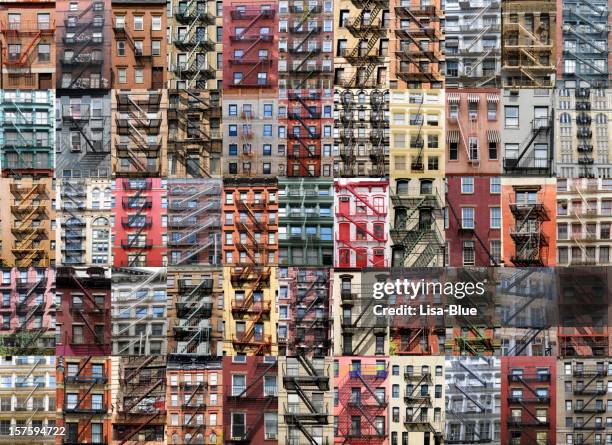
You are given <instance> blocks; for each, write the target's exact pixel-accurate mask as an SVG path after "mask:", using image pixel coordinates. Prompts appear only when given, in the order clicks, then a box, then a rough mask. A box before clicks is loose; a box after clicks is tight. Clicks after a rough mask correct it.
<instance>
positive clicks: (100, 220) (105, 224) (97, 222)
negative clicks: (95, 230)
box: [92, 217, 108, 226]
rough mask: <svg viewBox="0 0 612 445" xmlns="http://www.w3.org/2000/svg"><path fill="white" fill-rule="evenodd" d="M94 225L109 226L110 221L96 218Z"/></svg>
mask: <svg viewBox="0 0 612 445" xmlns="http://www.w3.org/2000/svg"><path fill="white" fill-rule="evenodd" d="M92 225H94V226H108V219H106V218H102V217H100V218H96V219H94V220H93V223H92Z"/></svg>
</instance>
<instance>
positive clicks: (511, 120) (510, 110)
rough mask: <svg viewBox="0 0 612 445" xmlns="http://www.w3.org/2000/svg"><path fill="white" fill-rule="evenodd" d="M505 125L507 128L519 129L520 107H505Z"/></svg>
mask: <svg viewBox="0 0 612 445" xmlns="http://www.w3.org/2000/svg"><path fill="white" fill-rule="evenodd" d="M504 125H505V126H506V128H518V126H519V107H518V106H514V105H506V106H505V107H504Z"/></svg>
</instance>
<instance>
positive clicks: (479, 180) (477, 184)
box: [446, 176, 501, 267]
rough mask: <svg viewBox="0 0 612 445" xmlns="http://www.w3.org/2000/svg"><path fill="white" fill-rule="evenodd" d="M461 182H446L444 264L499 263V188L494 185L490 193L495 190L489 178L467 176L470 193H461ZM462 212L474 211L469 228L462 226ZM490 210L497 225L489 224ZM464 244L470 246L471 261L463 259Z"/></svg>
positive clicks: (456, 178)
mask: <svg viewBox="0 0 612 445" xmlns="http://www.w3.org/2000/svg"><path fill="white" fill-rule="evenodd" d="M461 178H462V177H461V176H450V177H447V178H446V182H447V185H448V186H447V191H446V205H447V209H448V228H447V229H446V240H447V243H448V244H447V245H448V249H447V250H448V258H447V264H448V265H449V266H451V267H462V266H482V267H485V266H492V265H494V264H495V263H499V261H500V258H499V257H500V255H501V230H500V227H501V193H500V192H501V185H500V183H499V182H498V183H497V186H496V187H498V190H497V192H496V193H492V192H491V191H492V190H495V188H494V187H492V185H491V184H492V183H491V180H492V178H493V177H492V176H470V178H472V180H473V193H462V190H461ZM464 208H467V209H474V210H473V215H474V216H473V224H472V225H470V224H469V222H463V223H462V219H463V215H462V212H463V209H464ZM492 208H496V209H497V212H498V214H499V221H498V223H497V222H496V223H494V224H492V221H491V217H492V214H493V213H494V212H495V210H491V209H492ZM467 212H471V211H469V210H468V211H467ZM467 212H466V213H467ZM493 227H496V228H493ZM495 242H496V243H495ZM464 243H467V245H469V246H473V249H474V250H473V261H471V257H470V258H464ZM494 244H496V245H497V247H498V249H499V250H498V251H495V247H494ZM464 260H465V261H464Z"/></svg>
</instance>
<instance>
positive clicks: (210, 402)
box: [166, 359, 224, 444]
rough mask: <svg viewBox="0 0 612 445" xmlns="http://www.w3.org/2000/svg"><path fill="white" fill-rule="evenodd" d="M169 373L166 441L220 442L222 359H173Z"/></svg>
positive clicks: (221, 422)
mask: <svg viewBox="0 0 612 445" xmlns="http://www.w3.org/2000/svg"><path fill="white" fill-rule="evenodd" d="M166 376H167V383H166V401H167V402H168V405H167V411H168V419H169V422H168V426H167V428H166V438H167V439H166V440H167V442H166V443H189V441H191V440H195V441H196V442H198V441H199V442H202V443H206V442H208V443H215V444H216V443H220V442H219V440H221V438H222V437H223V392H222V391H223V388H224V386H223V372H222V369H221V359H206V360H198V361H196V362H195V363H193V362H192V361H191V360H189V361H187V362H181V361H178V362H177V361H170V362H168V366H167V370H166ZM205 438H206V439H205Z"/></svg>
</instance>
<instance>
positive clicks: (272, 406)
mask: <svg viewBox="0 0 612 445" xmlns="http://www.w3.org/2000/svg"><path fill="white" fill-rule="evenodd" d="M278 378H279V377H278V364H277V362H276V357H269V356H267V357H245V356H233V357H223V438H224V441H226V442H247V443H257V444H262V445H272V444H276V443H278V395H279V392H278Z"/></svg>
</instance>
